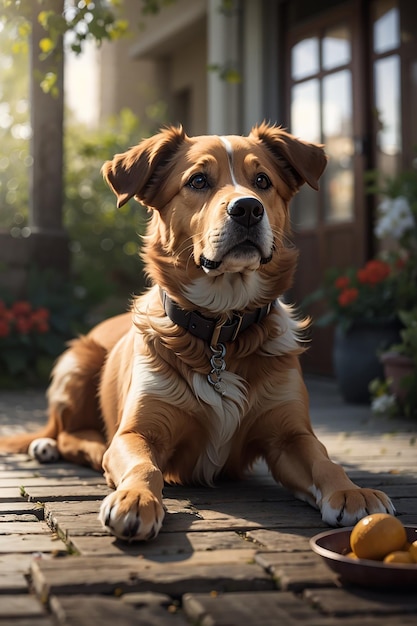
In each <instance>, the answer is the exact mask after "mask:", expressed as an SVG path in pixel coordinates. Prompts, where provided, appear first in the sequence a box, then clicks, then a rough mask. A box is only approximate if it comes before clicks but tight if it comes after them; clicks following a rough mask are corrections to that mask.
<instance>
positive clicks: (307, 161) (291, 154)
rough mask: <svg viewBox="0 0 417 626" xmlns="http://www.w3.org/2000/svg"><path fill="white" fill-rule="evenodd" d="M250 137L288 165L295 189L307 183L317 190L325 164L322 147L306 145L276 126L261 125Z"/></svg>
mask: <svg viewBox="0 0 417 626" xmlns="http://www.w3.org/2000/svg"><path fill="white" fill-rule="evenodd" d="M250 137H254V138H257V139H259V140H260V141H261V142H262V143H264V144H265V145H266V147H267V148H268V149H269V150H270V152H272V154H273V156H274V157H275V158H277V159H278V160H279V162H280V164H282V160H284V162H286V163H287V164H289V165H290V167H291V173H292V175H293V176H292V178H293V179H294V181H295V184H296V187H297V188H298V187H301V185H302V184H303V183H308V184H309V185H310V187H312V188H313V189H316V190H318V188H319V185H318V181H319V178H320V176H321V175H322V174H323V172H324V168H325V167H326V164H327V156H326V154H325V153H324V150H323V146H320V145H317V144H313V143H307V142H305V141H301V140H300V139H297V138H296V137H294V136H293V135H290V134H289V133H287V132H286V131H285V130H283V129H282V128H280V127H278V126H270V125H269V124H266V123H263V124H260V125H259V126H255V127H254V128H252V130H251V133H250Z"/></svg>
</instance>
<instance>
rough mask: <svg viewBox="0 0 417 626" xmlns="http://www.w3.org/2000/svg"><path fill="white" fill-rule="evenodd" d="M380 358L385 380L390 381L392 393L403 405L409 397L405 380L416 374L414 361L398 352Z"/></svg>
mask: <svg viewBox="0 0 417 626" xmlns="http://www.w3.org/2000/svg"><path fill="white" fill-rule="evenodd" d="M380 358H381V363H382V365H383V368H384V375H385V378H386V379H387V380H390V391H391V393H392V394H393V395H394V396H395V397H396V398H397V400H399V402H400V404H403V403H404V400H405V398H406V396H407V390H406V389H405V388H404V387H403V384H402V383H403V379H404V378H405V377H407V376H410V375H411V374H412V373H413V372H414V367H415V366H414V361H413V360H412V359H410V357H408V356H405V355H403V354H398V352H385V353H384V354H382V355H381V357H380Z"/></svg>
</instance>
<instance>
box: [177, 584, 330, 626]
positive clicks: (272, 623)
mask: <svg viewBox="0 0 417 626" xmlns="http://www.w3.org/2000/svg"><path fill="white" fill-rule="evenodd" d="M183 608H184V612H185V614H186V615H187V617H188V618H189V619H190V620H191V621H192V623H198V624H199V626H230V625H233V626H235V625H236V626H237V625H240V624H245V626H251V625H253V626H255V625H257V626H277V624H283V625H284V624H285V626H295V625H296V624H308V625H309V626H336V625H338V626H340V624H341V623H340V622H337V621H336V620H333V619H329V618H326V617H324V616H323V615H322V614H320V613H319V612H318V611H316V610H314V609H313V608H312V607H310V606H308V605H307V604H306V603H303V602H302V601H300V599H299V598H298V597H297V596H295V595H294V594H292V593H286V592H281V591H275V592H257V593H251V592H249V593H239V592H237V593H222V594H210V595H209V594H188V593H187V594H185V596H184V598H183Z"/></svg>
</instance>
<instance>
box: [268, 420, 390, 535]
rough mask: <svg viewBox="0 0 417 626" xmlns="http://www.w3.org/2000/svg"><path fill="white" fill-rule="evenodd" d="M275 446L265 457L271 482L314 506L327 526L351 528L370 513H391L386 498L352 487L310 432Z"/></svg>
mask: <svg viewBox="0 0 417 626" xmlns="http://www.w3.org/2000/svg"><path fill="white" fill-rule="evenodd" d="M276 443H277V448H276V450H273V449H270V451H269V453H268V454H267V455H266V460H267V463H268V465H269V467H270V469H271V472H272V475H273V476H274V478H275V480H276V481H277V482H280V483H281V484H282V485H284V486H285V487H288V488H289V489H291V490H292V491H293V492H294V493H295V495H296V496H297V497H298V498H300V499H302V500H306V501H307V502H309V503H310V504H312V505H313V506H317V507H318V508H319V509H320V511H321V514H322V518H323V521H325V522H326V523H327V524H329V525H330V526H352V525H354V524H355V523H356V522H357V521H358V520H360V519H361V518H362V517H364V516H365V515H368V514H370V513H391V514H395V509H394V506H393V505H392V503H391V501H390V499H389V498H388V496H386V495H385V494H384V493H383V492H382V491H378V490H374V489H363V488H360V487H359V486H358V485H355V483H353V482H352V481H351V480H350V479H349V478H348V476H347V475H346V473H345V471H344V469H343V468H342V467H341V466H340V465H338V464H336V463H334V462H332V461H331V460H330V458H329V456H328V454H327V451H326V449H325V447H324V446H323V444H322V443H321V442H320V441H319V440H318V439H317V438H316V437H315V435H314V434H313V433H309V432H299V433H297V432H294V433H292V434H291V436H290V437H288V439H287V441H286V443H285V448H282V447H281V445H280V442H276Z"/></svg>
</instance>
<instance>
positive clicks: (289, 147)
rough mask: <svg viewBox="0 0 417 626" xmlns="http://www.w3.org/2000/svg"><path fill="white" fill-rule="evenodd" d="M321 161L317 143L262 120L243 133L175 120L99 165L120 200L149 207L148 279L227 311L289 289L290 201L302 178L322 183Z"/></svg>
mask: <svg viewBox="0 0 417 626" xmlns="http://www.w3.org/2000/svg"><path fill="white" fill-rule="evenodd" d="M325 165H326V156H325V154H324V152H323V149H322V147H321V146H317V145H313V144H309V143H305V142H303V141H300V140H298V139H296V138H295V137H293V136H292V135H290V134H288V133H287V132H285V131H284V130H282V129H280V128H278V127H275V126H269V125H267V124H261V125H260V126H256V127H254V128H253V129H252V131H251V133H250V134H249V135H248V136H247V137H240V136H227V137H220V136H216V135H214V136H201V137H188V136H187V135H186V134H185V133H184V131H183V130H182V128H173V127H171V128H167V129H165V130H163V131H162V132H160V133H159V134H157V135H155V136H153V137H150V138H149V139H145V140H144V141H142V142H141V143H140V144H139V145H138V146H136V147H134V148H131V149H130V150H128V151H127V152H125V153H123V154H118V155H116V156H115V157H114V158H113V160H112V161H108V162H106V163H105V164H104V166H103V173H104V176H105V178H106V180H107V182H108V184H109V185H110V187H111V188H112V189H113V191H114V193H115V194H116V196H117V198H118V206H119V207H120V206H123V204H125V203H126V202H127V201H128V200H129V199H130V198H132V197H134V198H135V199H136V200H138V201H139V202H141V203H142V204H144V205H145V206H146V207H148V208H149V209H152V210H153V211H154V214H153V218H152V220H151V223H150V226H149V229H148V235H147V238H146V246H145V260H146V261H147V267H148V272H149V274H150V275H151V278H152V279H153V280H154V281H155V282H157V283H158V284H160V286H162V287H164V288H165V289H167V291H168V292H169V293H171V294H172V295H173V297H174V298H176V299H177V300H178V299H180V301H181V298H185V299H186V301H185V302H182V304H183V305H184V306H187V300H188V306H190V302H191V304H192V305H197V306H200V307H202V308H206V309H208V310H209V311H211V312H218V311H219V310H221V311H222V312H224V311H225V309H226V310H227V309H229V308H230V309H236V308H240V309H242V308H245V307H248V306H260V304H262V303H263V301H264V300H265V301H266V300H269V301H271V300H272V299H274V298H276V297H278V296H279V295H281V294H282V293H283V292H284V291H285V290H287V289H288V288H289V286H290V284H291V280H292V274H293V271H294V268H295V262H296V252H295V251H294V249H292V248H291V246H288V234H289V232H290V219H289V210H288V205H289V201H290V200H291V198H292V196H293V195H294V194H295V193H296V192H297V191H298V189H299V188H300V186H301V185H302V184H303V183H305V182H306V183H308V184H309V185H310V186H311V187H313V188H314V189H318V180H319V178H320V176H321V174H322V172H323V170H324V168H325ZM254 276H256V279H255V278H254ZM203 277H205V282H204V281H203V285H204V284H205V285H206V287H204V286H202V284H201V279H202V278H203ZM178 285H179V286H180V288H181V290H182V291H181V294H179V293H178ZM193 285H198V288H196V289H193V288H192V286H193ZM243 285H245V286H246V289H245V291H246V292H247V296H246V298H245V297H243V296H242V286H243ZM216 289H217V291H216ZM207 290H209V291H211V296H210V295H209V294H208V293H207ZM226 291H227V292H228V294H226ZM234 291H235V292H236V293H235V295H233V293H232V292H234ZM204 292H206V293H204ZM220 292H222V294H223V295H222V297H221V298H220V297H219V293H220ZM238 292H239V293H240V295H239V297H238ZM215 293H216V294H217V295H214V294H215ZM238 304H239V305H240V306H237V305H238Z"/></svg>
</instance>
